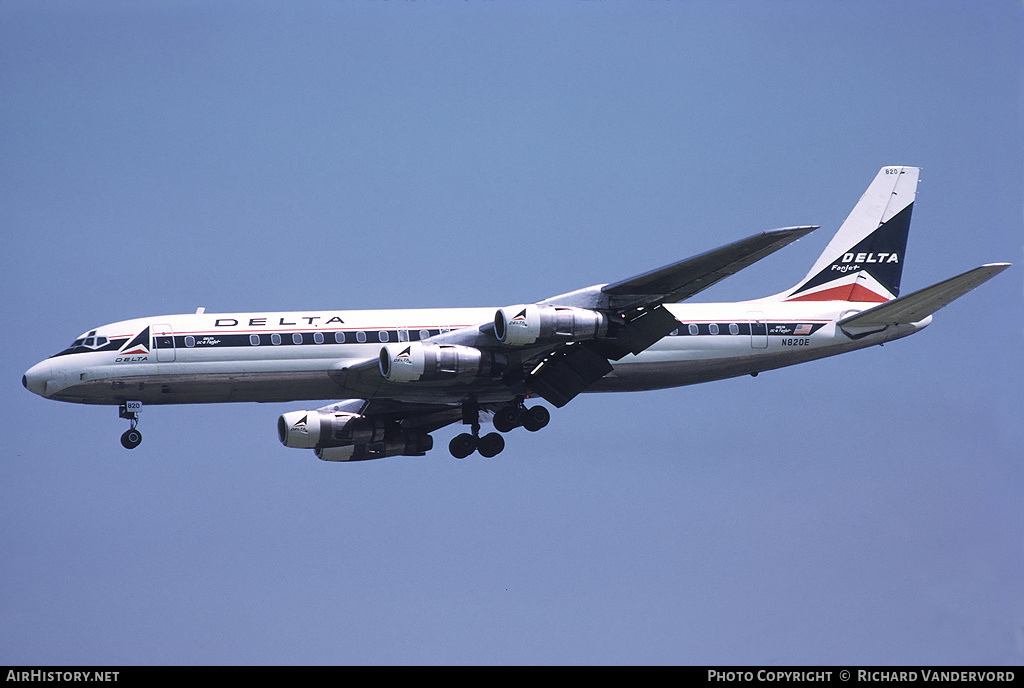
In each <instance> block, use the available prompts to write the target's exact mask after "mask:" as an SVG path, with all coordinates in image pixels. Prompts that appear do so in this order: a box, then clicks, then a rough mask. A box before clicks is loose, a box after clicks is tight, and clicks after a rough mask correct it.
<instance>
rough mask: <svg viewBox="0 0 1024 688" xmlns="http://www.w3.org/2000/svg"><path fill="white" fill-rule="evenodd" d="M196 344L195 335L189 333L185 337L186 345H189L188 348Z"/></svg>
mask: <svg viewBox="0 0 1024 688" xmlns="http://www.w3.org/2000/svg"><path fill="white" fill-rule="evenodd" d="M195 345H196V338H195V337H193V336H192V335H187V336H186V337H185V346H187V347H188V348H190V349H191V348H192V347H193V346H195Z"/></svg>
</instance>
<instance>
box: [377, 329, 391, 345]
mask: <svg viewBox="0 0 1024 688" xmlns="http://www.w3.org/2000/svg"><path fill="white" fill-rule="evenodd" d="M377 339H379V340H380V341H381V343H382V344H383V343H384V342H387V341H388V340H389V339H390V337H388V331H387V330H381V331H380V332H378V333H377Z"/></svg>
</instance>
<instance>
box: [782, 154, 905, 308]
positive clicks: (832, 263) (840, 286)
mask: <svg viewBox="0 0 1024 688" xmlns="http://www.w3.org/2000/svg"><path fill="white" fill-rule="evenodd" d="M919 172H920V170H919V169H918V168H916V167H883V168H882V169H881V170H879V172H878V175H876V176H875V179H874V181H873V182H871V186H869V187H868V190H867V191H865V192H864V195H863V196H861V198H860V201H858V202H857V205H856V206H855V207H854V208H853V211H852V212H851V213H850V215H849V217H847V218H846V221H845V222H843V225H842V227H840V228H839V231H838V232H837V233H836V235H835V236H834V237H833V238H832V241H831V242H829V245H828V246H826V247H825V251H824V252H823V253H822V254H821V256H819V257H818V260H817V262H815V263H814V267H812V268H811V271H810V272H808V273H807V277H805V278H804V279H803V281H802V282H800V283H799V284H797V285H796V286H795V287H793V288H792V289H791V290H789V291H788V292H785V293H784V294H783V295H782V298H783V300H785V301H859V302H874V303H884V302H886V301H889V300H891V299H894V298H896V297H897V296H899V294H900V277H901V276H902V274H903V258H904V253H905V252H906V248H907V234H908V233H909V231H910V214H911V212H912V211H913V208H914V196H915V194H916V193H917V180H918V173H919Z"/></svg>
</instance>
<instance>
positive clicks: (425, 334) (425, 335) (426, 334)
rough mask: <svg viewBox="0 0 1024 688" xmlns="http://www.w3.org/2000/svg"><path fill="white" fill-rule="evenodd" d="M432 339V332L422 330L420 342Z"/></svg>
mask: <svg viewBox="0 0 1024 688" xmlns="http://www.w3.org/2000/svg"><path fill="white" fill-rule="evenodd" d="M429 338H430V330H420V341H423V340H424V339H429Z"/></svg>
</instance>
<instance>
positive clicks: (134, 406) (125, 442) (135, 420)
mask: <svg viewBox="0 0 1024 688" xmlns="http://www.w3.org/2000/svg"><path fill="white" fill-rule="evenodd" d="M141 410H142V402H141V401H126V402H124V403H123V404H121V406H120V407H119V408H118V415H120V416H121V418H124V419H126V420H128V421H129V422H130V423H131V425H132V426H131V427H130V428H128V429H127V430H125V431H124V434H123V435H121V446H122V447H124V448H125V449H135V447H137V446H139V445H140V444H142V433H141V432H139V430H138V429H137V428H136V427H135V426H137V425H138V424H139V411H141Z"/></svg>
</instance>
